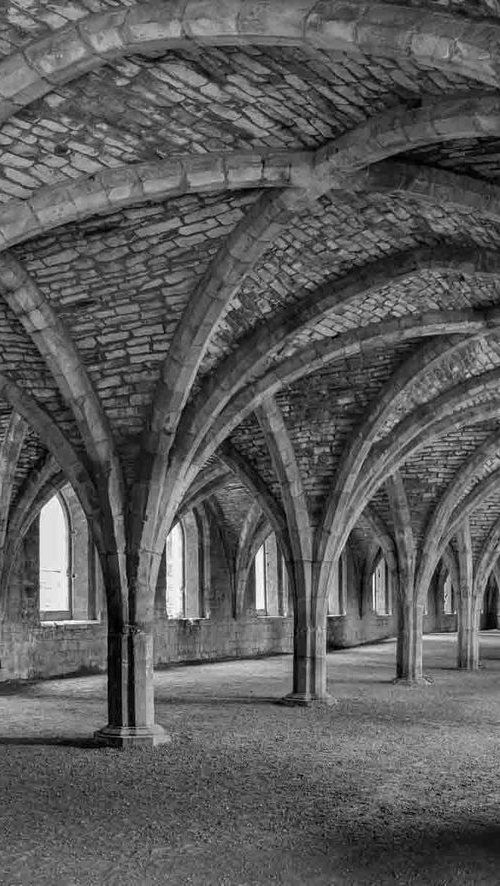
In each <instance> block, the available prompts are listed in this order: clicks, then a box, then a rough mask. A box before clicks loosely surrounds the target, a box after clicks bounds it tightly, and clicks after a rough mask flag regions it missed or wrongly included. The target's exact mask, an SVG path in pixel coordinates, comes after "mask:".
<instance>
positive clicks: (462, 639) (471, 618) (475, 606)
mask: <svg viewBox="0 0 500 886" xmlns="http://www.w3.org/2000/svg"><path fill="white" fill-rule="evenodd" d="M479 618H480V612H479V601H478V600H477V599H475V598H474V596H473V594H472V592H471V591H469V590H468V589H466V588H463V587H461V588H460V593H459V596H458V601H457V668H460V669H462V670H467V671H475V670H477V669H478V668H479Z"/></svg>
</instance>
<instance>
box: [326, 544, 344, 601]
mask: <svg viewBox="0 0 500 886" xmlns="http://www.w3.org/2000/svg"><path fill="white" fill-rule="evenodd" d="M346 597H347V562H346V552H345V550H344V551H342V554H341V555H340V557H339V559H338V561H337V568H336V569H333V570H332V579H331V582H330V588H329V594H328V615H345V611H346Z"/></svg>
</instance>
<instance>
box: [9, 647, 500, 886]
mask: <svg viewBox="0 0 500 886" xmlns="http://www.w3.org/2000/svg"><path fill="white" fill-rule="evenodd" d="M481 648H482V657H483V661H484V664H485V669H484V670H481V671H480V672H478V673H476V674H469V673H460V672H458V671H456V670H455V669H454V656H455V638H454V636H453V635H432V636H428V637H426V638H425V647H424V649H425V670H426V672H427V673H429V674H431V675H432V676H433V678H434V681H435V682H434V683H433V684H432V685H429V686H426V687H425V688H421V689H420V688H419V689H408V688H406V687H403V686H393V685H392V683H391V680H392V677H393V675H394V656H395V644H394V642H392V641H388V642H385V643H382V644H379V645H376V646H365V647H362V648H358V649H352V650H348V651H340V652H335V653H332V654H331V655H329V659H328V675H329V688H330V691H331V692H332V694H333V695H334V696H335V699H336V703H335V704H334V706H333V707H330V708H320V709H305V710H304V709H297V708H287V707H284V706H280V705H277V704H276V703H275V700H276V699H277V698H279V697H280V696H282V695H284V694H285V693H286V692H287V691H289V689H290V674H291V659H290V658H289V657H279V658H272V659H266V660H262V659H260V660H257V661H244V662H242V661H240V662H231V663H224V664H209V665H202V666H196V667H182V668H175V669H171V670H168V671H163V672H161V673H158V674H156V684H157V720H158V722H160V723H161V724H162V725H163V726H165V727H166V728H167V729H168V730H169V731H170V733H171V735H172V739H173V740H172V743H171V744H170V745H165V746H163V747H160V748H157V749H156V750H135V751H133V750H132V751H117V750H109V749H97V748H95V747H93V746H92V744H91V742H90V740H89V739H90V736H91V735H92V732H93V730H94V729H96V728H98V727H99V726H101V725H103V723H104V722H105V719H106V716H105V680H104V678H103V677H86V678H78V679H66V680H53V681H45V682H40V683H37V684H29V685H23V686H17V687H13V686H11V687H9V686H7V685H6V684H3V687H2V684H0V790H1V802H0V834H1V843H0V883H1V884H2V886H14V884H36V886H45V884H57V886H76V884H78V886H80V884H110V886H111V884H113V886H127V884H137V886H138V884H141V886H148V884H157V883H159V884H163V883H165V884H175V886H183V884H198V886H210V884H218V886H250V884H252V886H254V884H255V886H261V884H267V883H279V884H287V886H289V884H290V886H294V884H307V886H316V884H318V886H319V884H322V886H323V884H377V886H381V884H386V883H404V884H411V883H421V884H426V886H431V884H442V886H444V884H450V886H456V884H475V883H490V884H499V883H500V867H499V864H500V783H499V770H500V742H499V729H500V726H499V723H500V633H499V632H497V631H493V632H488V633H485V634H483V635H482V637H481Z"/></svg>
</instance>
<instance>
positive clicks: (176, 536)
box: [166, 522, 185, 618]
mask: <svg viewBox="0 0 500 886" xmlns="http://www.w3.org/2000/svg"><path fill="white" fill-rule="evenodd" d="M166 559H167V593H166V609H167V617H168V618H184V617H185V594H184V574H185V565H184V531H183V529H182V525H181V523H180V522H179V523H176V524H175V526H174V527H173V529H172V530H171V531H170V532H169V534H168V536H167V545H166Z"/></svg>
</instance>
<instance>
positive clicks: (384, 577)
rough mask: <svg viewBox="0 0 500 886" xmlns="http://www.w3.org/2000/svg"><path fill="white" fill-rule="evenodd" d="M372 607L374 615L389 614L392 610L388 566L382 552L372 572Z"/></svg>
mask: <svg viewBox="0 0 500 886" xmlns="http://www.w3.org/2000/svg"><path fill="white" fill-rule="evenodd" d="M372 608H373V611H374V613H375V615H390V614H391V611H392V601H391V582H390V575H389V567H388V566H387V563H386V561H385V558H384V557H383V556H382V554H380V556H379V557H378V560H377V562H376V565H375V568H374V570H373V573H372Z"/></svg>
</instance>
